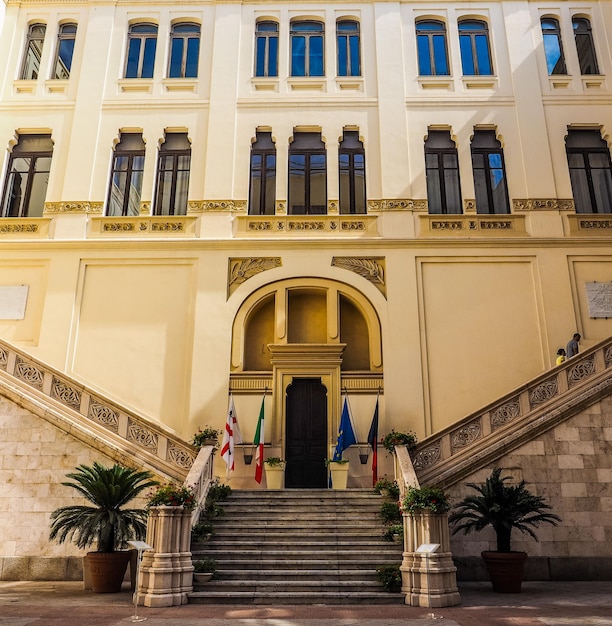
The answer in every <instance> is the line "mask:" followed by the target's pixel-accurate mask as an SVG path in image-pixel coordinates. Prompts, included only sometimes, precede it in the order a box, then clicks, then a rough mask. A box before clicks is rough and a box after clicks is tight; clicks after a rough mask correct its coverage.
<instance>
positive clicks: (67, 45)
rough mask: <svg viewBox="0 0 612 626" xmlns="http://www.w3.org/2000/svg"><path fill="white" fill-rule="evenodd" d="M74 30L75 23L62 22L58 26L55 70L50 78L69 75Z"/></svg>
mask: <svg viewBox="0 0 612 626" xmlns="http://www.w3.org/2000/svg"><path fill="white" fill-rule="evenodd" d="M76 32H77V25H76V24H62V25H61V26H60V27H59V31H58V33H57V50H56V51H55V71H54V72H53V76H52V78H55V79H66V78H69V77H70V68H71V67H72V55H73V54H74V41H75V39H76Z"/></svg>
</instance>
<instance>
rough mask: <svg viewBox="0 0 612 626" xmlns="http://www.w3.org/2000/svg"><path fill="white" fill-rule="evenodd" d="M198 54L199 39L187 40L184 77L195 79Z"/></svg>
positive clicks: (191, 38)
mask: <svg viewBox="0 0 612 626" xmlns="http://www.w3.org/2000/svg"><path fill="white" fill-rule="evenodd" d="M199 53H200V38H199V37H190V38H189V39H188V40H187V63H186V65H185V77H186V78H196V77H197V75H198V55H199Z"/></svg>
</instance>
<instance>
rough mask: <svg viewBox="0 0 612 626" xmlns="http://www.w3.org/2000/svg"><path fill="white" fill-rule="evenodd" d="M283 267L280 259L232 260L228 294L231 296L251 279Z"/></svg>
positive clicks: (250, 258)
mask: <svg viewBox="0 0 612 626" xmlns="http://www.w3.org/2000/svg"><path fill="white" fill-rule="evenodd" d="M281 265H282V263H281V259H280V257H259V258H258V257H248V258H242V259H230V260H229V271H228V279H227V287H228V292H229V294H230V295H231V294H232V293H234V291H235V290H236V289H237V288H238V286H239V285H241V284H242V283H244V282H246V281H247V280H248V279H249V278H252V277H253V276H256V275H257V274H260V273H261V272H265V271H266V270H272V269H274V268H276V267H280V266H281Z"/></svg>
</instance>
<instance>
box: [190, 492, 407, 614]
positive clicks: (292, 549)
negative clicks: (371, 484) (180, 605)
mask: <svg viewBox="0 0 612 626" xmlns="http://www.w3.org/2000/svg"><path fill="white" fill-rule="evenodd" d="M382 502H383V499H382V498H381V496H378V495H376V494H375V493H373V492H372V491H371V490H367V489H348V490H346V491H344V490H342V491H333V490H281V491H233V492H232V494H231V496H230V497H229V498H228V499H227V500H225V501H223V502H222V503H221V504H222V506H223V509H224V514H223V515H222V516H220V517H219V518H217V520H216V521H215V523H214V534H213V537H212V539H210V540H209V541H207V542H203V543H200V544H194V545H193V546H192V551H193V560H194V561H196V560H197V559H198V558H200V557H201V556H204V555H206V556H211V557H213V558H214V559H216V560H217V562H218V569H217V573H216V575H215V577H214V579H213V580H212V581H210V582H208V583H205V584H203V585H201V586H199V587H195V588H194V592H193V593H191V594H190V595H189V602H190V603H207V604H223V603H231V604H358V603H362V604H363V603H366V604H402V603H403V602H404V597H403V595H402V594H398V593H387V592H385V591H384V590H383V588H382V585H381V584H380V583H379V582H378V580H377V577H376V567H377V566H379V565H383V564H397V565H399V564H401V561H402V545H401V544H399V543H393V542H390V541H386V540H385V539H383V537H382V532H383V529H384V527H383V525H382V522H381V520H380V517H379V515H378V511H379V509H380V505H381V504H382Z"/></svg>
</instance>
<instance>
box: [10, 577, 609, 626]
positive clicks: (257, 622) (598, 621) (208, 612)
mask: <svg viewBox="0 0 612 626" xmlns="http://www.w3.org/2000/svg"><path fill="white" fill-rule="evenodd" d="M459 590H460V593H461V602H462V603H461V605H460V606H456V607H448V608H444V609H434V610H433V615H434V616H435V617H436V618H438V619H435V620H434V619H432V618H431V611H430V609H424V608H422V607H409V606H403V605H359V606H348V605H347V606H325V605H320V604H319V605H302V606H272V605H240V606H237V605H233V606H232V605H202V604H198V605H196V604H193V605H187V606H181V607H169V608H164V609H151V608H147V607H138V610H137V615H138V616H139V617H146V618H147V620H146V621H145V622H144V624H147V625H148V626H356V625H359V626H427V625H428V624H436V626H612V582H526V583H523V593H521V594H496V593H493V592H492V591H491V590H490V585H489V584H488V583H463V584H461V585H460V586H459ZM133 615H134V608H133V604H132V595H131V593H130V592H129V591H124V592H122V593H117V594H92V593H86V592H84V591H83V590H82V583H64V582H0V626H126V625H127V624H131V623H132V616H133Z"/></svg>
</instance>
